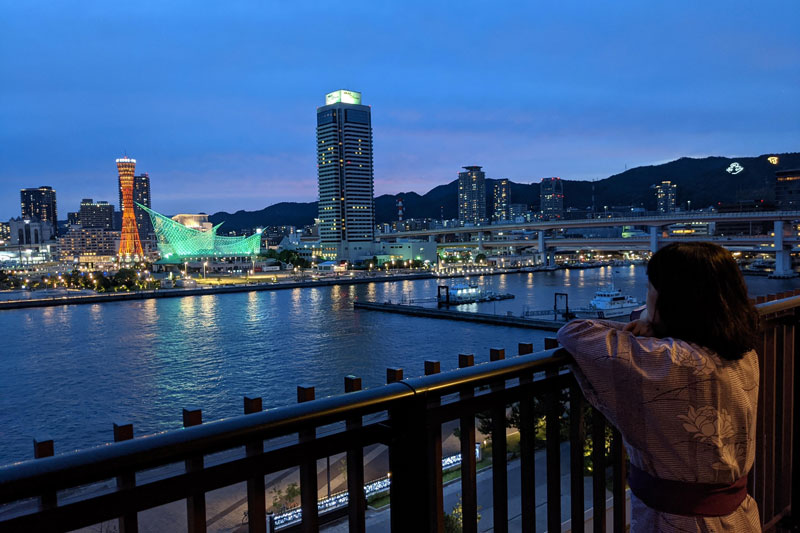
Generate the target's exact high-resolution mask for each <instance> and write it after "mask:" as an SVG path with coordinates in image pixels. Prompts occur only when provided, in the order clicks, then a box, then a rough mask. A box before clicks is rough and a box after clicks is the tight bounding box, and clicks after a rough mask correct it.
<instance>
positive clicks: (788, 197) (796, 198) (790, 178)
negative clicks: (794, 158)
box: [775, 169, 800, 211]
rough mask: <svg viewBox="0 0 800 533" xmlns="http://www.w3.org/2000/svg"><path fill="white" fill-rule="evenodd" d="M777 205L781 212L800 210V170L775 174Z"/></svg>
mask: <svg viewBox="0 0 800 533" xmlns="http://www.w3.org/2000/svg"><path fill="white" fill-rule="evenodd" d="M775 203H776V204H777V205H778V209H780V210H781V211H795V210H798V209H800V169H795V170H782V171H779V172H776V173H775Z"/></svg>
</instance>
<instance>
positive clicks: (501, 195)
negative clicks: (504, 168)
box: [492, 179, 510, 222]
mask: <svg viewBox="0 0 800 533" xmlns="http://www.w3.org/2000/svg"><path fill="white" fill-rule="evenodd" d="M509 197H510V194H509V185H508V180H507V179H502V180H499V181H497V182H495V184H494V212H493V213H492V220H493V221H495V222H498V221H500V220H508V219H509V218H510V217H509V213H508V201H509Z"/></svg>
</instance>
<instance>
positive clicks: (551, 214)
mask: <svg viewBox="0 0 800 533" xmlns="http://www.w3.org/2000/svg"><path fill="white" fill-rule="evenodd" d="M539 202H540V205H541V207H540V209H541V212H542V217H544V218H545V219H559V218H564V182H562V181H561V178H543V179H542V182H541V184H540V185H539Z"/></svg>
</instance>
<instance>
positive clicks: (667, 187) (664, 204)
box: [655, 181, 678, 213]
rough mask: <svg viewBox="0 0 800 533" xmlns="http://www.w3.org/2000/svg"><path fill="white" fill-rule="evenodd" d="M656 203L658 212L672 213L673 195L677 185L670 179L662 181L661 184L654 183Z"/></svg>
mask: <svg viewBox="0 0 800 533" xmlns="http://www.w3.org/2000/svg"><path fill="white" fill-rule="evenodd" d="M655 188H656V205H657V207H658V212H659V213H672V212H673V211H675V197H676V196H677V194H678V186H677V185H675V184H674V183H672V182H671V181H662V182H661V185H656V186H655Z"/></svg>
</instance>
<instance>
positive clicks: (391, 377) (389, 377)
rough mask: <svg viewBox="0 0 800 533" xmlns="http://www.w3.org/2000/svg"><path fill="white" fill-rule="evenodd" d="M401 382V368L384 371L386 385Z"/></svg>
mask: <svg viewBox="0 0 800 533" xmlns="http://www.w3.org/2000/svg"><path fill="white" fill-rule="evenodd" d="M397 381H403V369H402V368H387V369H386V384H387V385H388V384H389V383H395V382H397Z"/></svg>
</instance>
